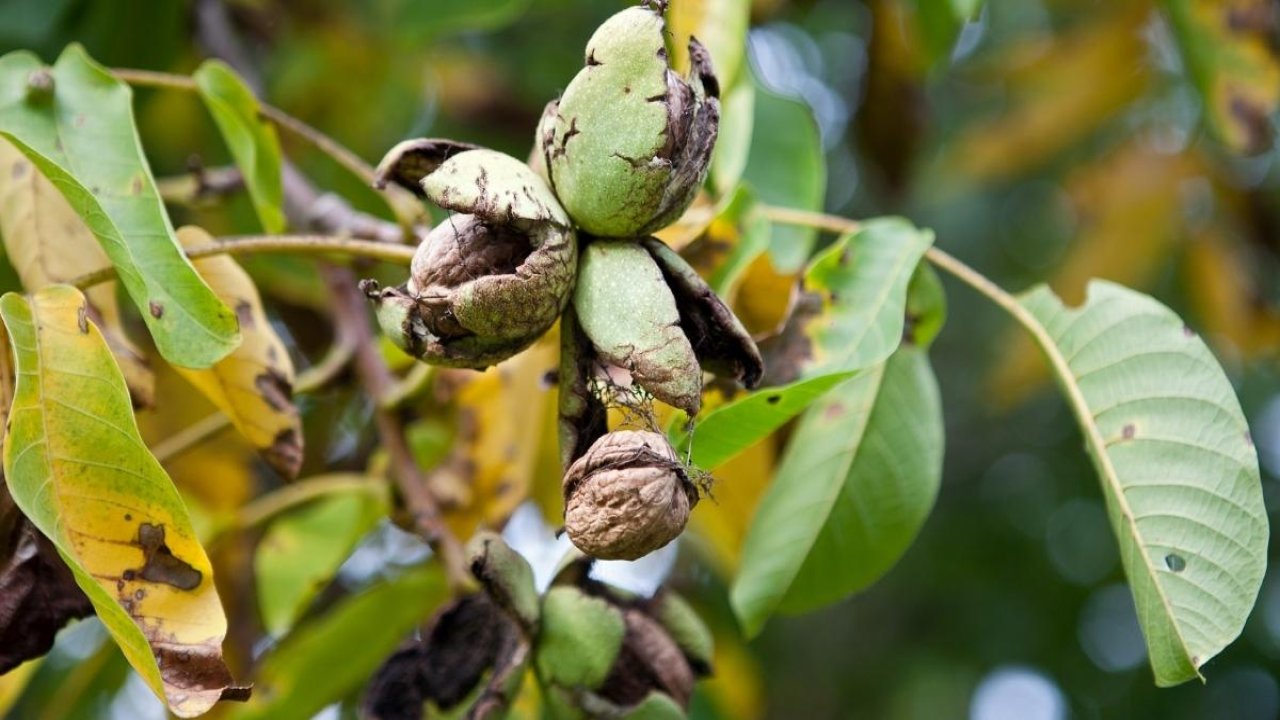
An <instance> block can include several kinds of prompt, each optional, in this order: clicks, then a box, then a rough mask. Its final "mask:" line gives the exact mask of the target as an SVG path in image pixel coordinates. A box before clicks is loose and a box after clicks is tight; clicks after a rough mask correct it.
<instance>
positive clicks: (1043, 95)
mask: <svg viewBox="0 0 1280 720" xmlns="http://www.w3.org/2000/svg"><path fill="white" fill-rule="evenodd" d="M1121 5H1123V7H1122V8H1121V9H1120V10H1114V11H1110V12H1102V13H1098V19H1097V20H1092V21H1090V22H1088V23H1082V24H1081V25H1080V27H1079V28H1077V29H1073V30H1071V31H1070V32H1068V33H1066V34H1065V35H1061V36H1058V37H1056V38H1054V39H1053V40H1048V41H1046V40H1030V41H1024V42H1023V44H1021V45H1017V46H1014V48H1013V50H1011V51H1009V52H1008V54H1007V56H1006V57H1004V58H1001V60H1000V61H998V62H997V63H996V65H995V66H996V67H998V68H999V71H998V72H999V74H998V75H997V77H995V78H991V80H993V81H996V82H1001V83H1003V85H1004V86H1005V87H1006V88H1007V93H1008V97H1009V101H1008V103H1007V106H1006V107H1007V109H1005V110H1004V112H1002V113H1001V114H1000V115H997V116H995V117H992V118H988V119H984V120H981V121H979V122H978V123H977V124H975V125H973V126H971V127H969V128H968V129H967V130H965V131H964V132H963V133H962V134H961V135H960V137H959V138H957V139H956V141H955V144H956V148H957V150H956V153H957V157H956V158H955V159H954V160H955V163H956V164H957V165H958V169H959V170H960V172H961V173H962V174H963V175H965V176H967V177H969V178H975V179H978V180H992V179H1001V178H1007V177H1010V176H1016V175H1018V174H1020V173H1022V172H1025V171H1027V170H1031V169H1034V168H1035V167H1037V166H1038V165H1039V164H1040V163H1043V162H1045V161H1048V160H1049V159H1051V158H1053V157H1054V156H1055V155H1056V154H1057V153H1059V152H1061V151H1062V150H1065V149H1066V148H1068V147H1070V146H1071V145H1073V144H1075V143H1076V142H1077V141H1079V140H1081V139H1083V138H1084V137H1086V136H1088V135H1089V134H1090V133H1092V132H1093V131H1094V130H1096V129H1097V128H1099V127H1100V126H1102V124H1103V123H1105V122H1106V121H1107V120H1108V119H1110V118H1111V117H1112V116H1114V115H1115V113H1116V112H1118V111H1119V110H1120V109H1121V108H1123V107H1124V106H1125V105H1127V104H1128V103H1129V102H1130V101H1131V100H1132V99H1133V98H1134V97H1136V96H1137V95H1138V94H1139V93H1141V92H1142V90H1143V88H1144V87H1145V86H1146V84H1147V80H1148V77H1149V74H1150V71H1149V70H1148V66H1149V64H1150V63H1149V62H1148V61H1147V54H1148V53H1149V49H1148V47H1147V42H1146V41H1145V40H1144V39H1143V35H1142V32H1141V27H1142V25H1143V24H1144V23H1145V22H1146V21H1147V13H1146V8H1145V7H1143V3H1136V4H1134V5H1127V4H1121ZM1028 58H1029V59H1028ZM1082 78H1088V79H1087V80H1084V79H1082Z"/></svg>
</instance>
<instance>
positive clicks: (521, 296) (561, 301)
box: [361, 140, 577, 369]
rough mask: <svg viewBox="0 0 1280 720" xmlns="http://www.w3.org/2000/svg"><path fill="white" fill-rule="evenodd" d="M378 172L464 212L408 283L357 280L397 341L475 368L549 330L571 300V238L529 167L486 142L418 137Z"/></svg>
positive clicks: (428, 246)
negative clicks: (488, 147)
mask: <svg viewBox="0 0 1280 720" xmlns="http://www.w3.org/2000/svg"><path fill="white" fill-rule="evenodd" d="M378 177H379V179H380V181H381V182H383V183H385V182H386V181H388V180H391V181H394V182H397V183H399V184H401V185H404V186H405V187H409V188H411V189H413V190H414V191H415V192H417V193H419V194H421V195H425V197H427V198H428V199H429V200H431V201H432V202H433V203H435V204H436V205H439V206H440V207H442V208H445V209H448V210H454V211H457V212H458V213H460V214H458V215H453V216H451V217H450V218H448V219H447V220H445V221H444V222H442V223H440V224H439V225H437V226H436V227H435V229H433V230H432V231H431V233H430V234H428V235H427V237H426V239H424V240H423V242H422V244H421V245H419V246H418V251H417V253H416V254H415V255H414V258H413V262H412V265H411V267H410V277H409V280H408V281H407V282H406V283H405V284H404V285H402V286H400V287H393V288H385V289H383V288H379V287H378V285H377V283H375V282H373V281H365V282H364V283H362V284H361V287H362V289H363V290H364V291H365V293H366V294H367V295H368V296H369V297H370V299H371V300H373V301H374V303H375V304H377V306H378V310H377V315H378V322H379V324H380V325H381V326H382V328H383V330H384V331H385V332H386V333H387V335H388V337H390V338H391V340H392V341H393V342H395V343H396V345H398V346H399V347H401V348H402V349H404V350H405V351H406V352H408V353H409V354H411V355H413V356H415V357H417V358H419V359H421V360H424V361H426V362H429V363H432V364H436V365H445V366H449V367H467V368H477V369H479V368H484V367H488V366H489V365H493V364H495V363H498V362H500V361H502V360H505V359H506V358H508V357H511V356H512V355H514V354H516V353H517V352H519V351H520V350H523V349H524V348H526V347H528V346H529V345H530V344H532V343H533V341H535V340H537V339H538V338H539V337H541V336H542V335H543V333H545V332H546V331H547V330H548V329H550V327H551V326H552V325H553V324H554V323H555V321H556V318H557V317H558V316H559V315H560V312H561V311H562V310H564V308H565V305H566V304H567V303H568V301H569V296H570V291H571V290H572V288H573V280H574V273H575V267H576V265H577V243H576V241H575V238H574V233H573V230H572V229H571V228H570V224H569V218H568V216H567V215H566V214H565V212H564V210H563V209H562V208H561V207H560V205H559V203H558V202H556V199H555V196H554V195H553V194H552V193H551V191H550V190H549V189H548V188H547V186H546V184H545V183H544V182H543V181H542V179H541V178H539V177H538V176H537V175H536V174H534V172H533V171H532V170H530V169H529V167H528V166H526V165H525V164H524V163H522V162H520V161H518V160H516V159H515V158H512V157H509V156H507V155H503V154H502V153H498V152H494V151H492V150H483V149H475V148H473V147H472V146H466V145H461V144H457V143H451V142H448V141H437V140H415V141H409V142H407V143H401V144H400V145H398V146H396V148H394V149H393V150H392V151H391V153H389V154H388V156H387V158H386V159H384V160H383V162H382V164H381V165H380V166H379V170H378Z"/></svg>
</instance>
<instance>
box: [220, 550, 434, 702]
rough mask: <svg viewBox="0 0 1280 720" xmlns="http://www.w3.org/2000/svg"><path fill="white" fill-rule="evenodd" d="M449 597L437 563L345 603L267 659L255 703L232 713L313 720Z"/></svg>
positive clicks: (369, 673)
mask: <svg viewBox="0 0 1280 720" xmlns="http://www.w3.org/2000/svg"><path fill="white" fill-rule="evenodd" d="M447 592H448V590H447V588H446V586H445V583H444V578H443V577H442V576H441V573H440V572H439V569H438V568H437V567H436V566H434V565H432V566H428V567H422V568H415V569H412V570H408V571H406V572H405V573H404V574H403V575H400V576H399V577H397V578H394V579H392V580H388V581H386V582H384V583H380V584H378V585H375V586H374V587H372V588H370V589H368V590H365V591H364V592H362V593H360V594H358V595H354V596H352V597H349V598H347V599H345V600H343V601H342V602H340V603H339V604H338V605H336V606H335V607H334V608H333V609H332V610H330V611H329V612H328V613H326V614H325V615H323V616H321V617H318V618H316V619H314V620H313V621H311V622H309V623H307V624H304V625H302V626H300V627H299V628H298V629H297V630H295V631H294V632H293V633H291V634H290V635H289V636H288V637H286V638H285V639H284V640H283V641H282V642H281V643H280V645H278V646H277V647H276V648H275V649H274V650H272V651H271V653H270V654H269V655H267V657H266V658H265V659H263V661H262V665H261V667H260V669H259V671H258V676H257V679H256V680H255V682H254V690H255V692H254V697H253V699H252V700H250V702H249V703H248V704H247V705H243V706H240V707H239V708H236V709H235V711H234V712H232V713H230V716H231V717H234V718H238V719H240V720H244V719H245V718H285V717H287V718H309V717H311V716H313V715H315V714H316V713H318V712H320V710H322V709H323V708H324V707H325V706H327V705H329V704H331V703H333V702H336V701H338V700H341V699H343V698H345V697H347V696H348V695H350V694H352V693H353V692H355V691H356V690H358V689H359V688H360V687H361V685H363V684H364V683H366V682H368V680H369V678H370V677H371V676H372V675H373V673H374V671H375V670H376V669H377V668H378V666H379V665H380V664H382V661H383V660H385V659H386V657H387V656H388V655H390V654H391V652H392V651H393V650H395V648H396V646H397V645H399V644H400V641H401V640H403V639H404V637H405V636H406V635H407V634H408V633H409V632H410V631H412V630H413V628H414V627H415V626H417V625H418V624H419V623H421V622H423V621H424V620H425V619H426V618H427V617H428V616H430V615H431V613H432V612H434V611H435V609H436V607H437V606H438V605H439V604H440V603H441V601H443V600H444V598H445V596H446V594H447Z"/></svg>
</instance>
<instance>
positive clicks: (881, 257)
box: [802, 218, 933, 376]
mask: <svg viewBox="0 0 1280 720" xmlns="http://www.w3.org/2000/svg"><path fill="white" fill-rule="evenodd" d="M932 244H933V233H932V232H931V231H928V230H918V229H916V228H915V227H914V226H912V225H911V223H909V222H907V221H905V220H902V219H900V218H881V219H876V220H869V221H867V222H866V223H865V224H864V225H863V226H862V227H861V228H860V229H859V230H858V231H857V232H856V233H854V234H853V235H851V236H847V237H845V238H842V239H841V240H840V241H839V242H837V243H836V244H834V245H832V246H831V248H829V249H828V250H826V251H824V252H823V253H822V254H821V255H819V256H818V257H816V258H814V260H813V263H812V264H811V265H810V266H809V269H808V271H807V272H806V273H805V290H807V291H809V292H814V293H817V294H818V295H819V296H820V298H821V300H822V310H821V311H820V313H819V314H818V315H817V316H816V317H814V318H813V319H812V320H810V321H809V323H808V325H807V326H806V328H805V334H806V336H807V337H808V338H810V340H811V342H810V346H809V347H810V353H811V359H810V360H809V361H808V362H807V363H806V364H805V366H804V368H803V369H802V374H804V375H807V376H814V375H818V374H822V373H828V372H841V371H850V370H858V369H861V368H865V367H870V366H872V365H875V364H876V363H878V362H880V361H882V360H884V359H885V358H887V357H889V355H890V354H891V353H892V352H893V351H894V350H895V349H896V348H897V347H898V344H899V343H900V342H901V341H902V329H903V321H904V317H905V315H904V310H905V306H906V302H907V287H908V285H909V284H910V282H911V278H912V275H913V273H914V272H915V270H916V267H917V266H918V265H919V264H920V258H921V257H923V256H924V253H925V251H926V250H928V249H929V246H930V245H932Z"/></svg>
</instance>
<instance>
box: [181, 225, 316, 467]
mask: <svg viewBox="0 0 1280 720" xmlns="http://www.w3.org/2000/svg"><path fill="white" fill-rule="evenodd" d="M178 240H179V241H180V242H181V243H182V245H183V246H184V247H196V246H199V245H207V244H209V243H210V242H213V239H212V238H211V237H209V234H208V233H206V232H205V231H203V230H201V229H200V228H197V227H184V228H180V229H179V230H178ZM195 266H196V270H197V272H199V273H200V276H201V277H202V278H203V279H204V281H205V282H207V283H208V284H209V286H210V287H211V288H213V291H214V293H215V294H216V295H217V296H218V298H220V299H221V300H222V301H223V302H225V303H226V304H227V305H229V306H230V307H232V308H235V313H236V317H237V318H239V322H240V334H241V337H242V338H243V340H242V342H241V343H240V345H239V347H237V348H236V349H235V350H233V351H232V352H231V354H230V355H227V356H226V357H224V358H223V359H221V360H219V361H218V362H216V363H214V365H213V366H212V367H210V368H208V369H207V370H193V369H188V368H183V367H176V369H177V370H178V372H179V373H180V374H181V375H182V376H183V377H184V378H186V379H187V381H188V382H190V383H191V384H192V385H194V386H195V387H196V388H197V389H198V390H200V392H201V393H203V394H204V396H205V397H207V398H209V400H210V401H211V402H212V403H213V404H214V405H216V406H217V407H218V409H219V410H221V411H222V412H224V413H226V415H227V417H228V418H230V419H231V422H232V424H233V425H235V426H236V429H237V430H239V431H240V434H241V435H244V437H245V439H247V440H248V441H249V442H250V443H252V444H253V446H254V447H255V448H257V449H258V452H260V453H261V454H262V456H263V458H265V459H266V461H267V462H268V463H270V464H271V466H272V467H274V468H275V469H276V470H279V471H280V473H281V474H282V475H284V476H285V477H287V478H293V477H295V476H297V474H298V468H299V467H300V466H301V465H302V419H301V418H300V417H299V415H298V408H297V407H295V406H294V403H293V381H294V371H293V361H292V360H291V359H290V358H289V351H288V349H287V348H286V347H285V346H284V342H282V341H281V340H280V337H279V336H278V335H277V334H276V331H275V329H274V328H272V327H271V321H270V320H268V319H267V314H266V312H265V311H264V310H263V307H262V298H261V297H259V295H258V289H257V288H256V287H255V286H254V284H253V280H252V279H251V278H250V277H249V275H248V273H246V272H245V271H244V270H243V269H241V267H240V266H239V265H238V264H236V261H235V260H232V259H231V258H230V257H227V256H226V255H215V256H212V257H207V258H203V259H201V260H197V261H196V263H195Z"/></svg>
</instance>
